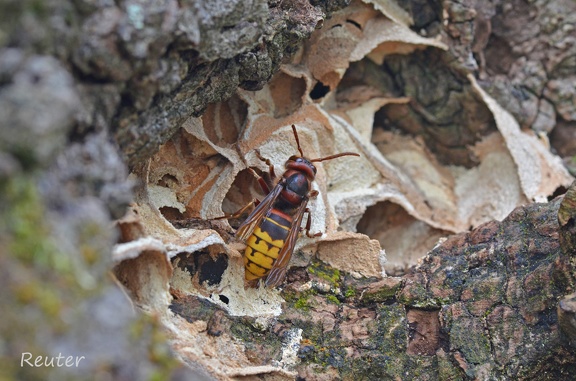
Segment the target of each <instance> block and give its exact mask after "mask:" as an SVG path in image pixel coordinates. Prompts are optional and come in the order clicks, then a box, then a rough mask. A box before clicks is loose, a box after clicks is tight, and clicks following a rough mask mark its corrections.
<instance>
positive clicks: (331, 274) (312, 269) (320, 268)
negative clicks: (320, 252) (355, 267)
mask: <svg viewBox="0 0 576 381" xmlns="http://www.w3.org/2000/svg"><path fill="white" fill-rule="evenodd" d="M308 272H309V273H310V274H312V275H315V276H317V277H318V278H320V279H323V280H325V281H327V282H328V283H329V284H330V285H331V286H333V287H335V288H339V287H340V281H341V275H340V270H338V269H335V268H333V267H330V266H328V265H326V264H325V263H323V262H320V261H318V260H316V261H313V262H312V263H311V264H310V266H308Z"/></svg>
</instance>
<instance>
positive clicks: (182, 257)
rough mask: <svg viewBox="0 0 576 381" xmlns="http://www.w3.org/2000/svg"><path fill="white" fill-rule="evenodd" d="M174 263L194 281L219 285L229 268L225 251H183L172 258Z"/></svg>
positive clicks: (206, 284) (208, 284)
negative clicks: (215, 252)
mask: <svg viewBox="0 0 576 381" xmlns="http://www.w3.org/2000/svg"><path fill="white" fill-rule="evenodd" d="M172 265H173V266H174V267H178V268H180V269H181V270H183V271H186V272H187V273H189V274H190V277H191V279H192V280H193V281H195V282H194V283H198V284H200V285H205V286H217V285H219V284H220V282H221V281H222V276H223V275H224V272H225V271H226V269H227V268H228V256H227V255H226V254H225V253H217V254H210V253H209V252H207V251H197V252H194V253H186V252H183V253H179V254H177V255H176V256H175V257H174V258H172Z"/></svg>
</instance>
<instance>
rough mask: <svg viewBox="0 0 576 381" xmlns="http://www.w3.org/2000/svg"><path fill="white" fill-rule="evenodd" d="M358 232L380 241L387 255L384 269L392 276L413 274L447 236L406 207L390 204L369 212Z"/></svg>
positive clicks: (379, 204) (385, 202) (381, 204)
mask: <svg viewBox="0 0 576 381" xmlns="http://www.w3.org/2000/svg"><path fill="white" fill-rule="evenodd" d="M356 229H357V232H358V233H363V234H366V235H367V236H369V237H370V238H372V239H375V240H378V241H379V242H380V245H381V247H382V248H383V249H384V250H386V256H387V262H386V264H385V265H384V268H385V270H386V273H387V274H388V275H392V276H401V275H404V274H406V273H407V272H409V271H410V269H411V268H412V267H414V266H415V265H416V264H417V262H418V259H420V258H422V257H423V256H424V255H426V253H427V252H428V251H429V250H431V249H432V248H433V247H434V244H436V242H438V239H439V238H441V237H443V236H445V235H446V234H447V233H446V232H444V231H442V230H439V229H435V228H433V227H431V226H430V225H428V224H426V223H425V222H422V221H420V220H418V219H416V218H414V217H413V216H411V215H410V214H408V212H407V211H406V210H405V209H404V208H403V207H401V206H400V205H398V204H395V203H393V202H390V201H382V202H379V203H376V204H374V205H372V206H371V207H369V208H368V209H366V212H365V213H364V215H363V216H362V218H361V219H360V221H359V222H358V224H357V226H356Z"/></svg>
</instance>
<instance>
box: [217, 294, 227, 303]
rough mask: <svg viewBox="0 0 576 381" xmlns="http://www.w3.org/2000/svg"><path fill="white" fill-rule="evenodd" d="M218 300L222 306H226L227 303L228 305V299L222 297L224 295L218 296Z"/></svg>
mask: <svg viewBox="0 0 576 381" xmlns="http://www.w3.org/2000/svg"><path fill="white" fill-rule="evenodd" d="M218 299H220V300H221V301H222V303H224V304H228V303H230V299H228V297H227V296H224V295H218Z"/></svg>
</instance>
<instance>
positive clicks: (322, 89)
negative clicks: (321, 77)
mask: <svg viewBox="0 0 576 381" xmlns="http://www.w3.org/2000/svg"><path fill="white" fill-rule="evenodd" d="M329 91H330V87H328V86H326V85H325V84H323V83H322V82H320V81H318V83H317V84H316V85H314V88H313V89H312V91H310V98H312V99H314V100H317V99H320V98H323V97H324V96H326V94H328V92H329Z"/></svg>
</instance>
